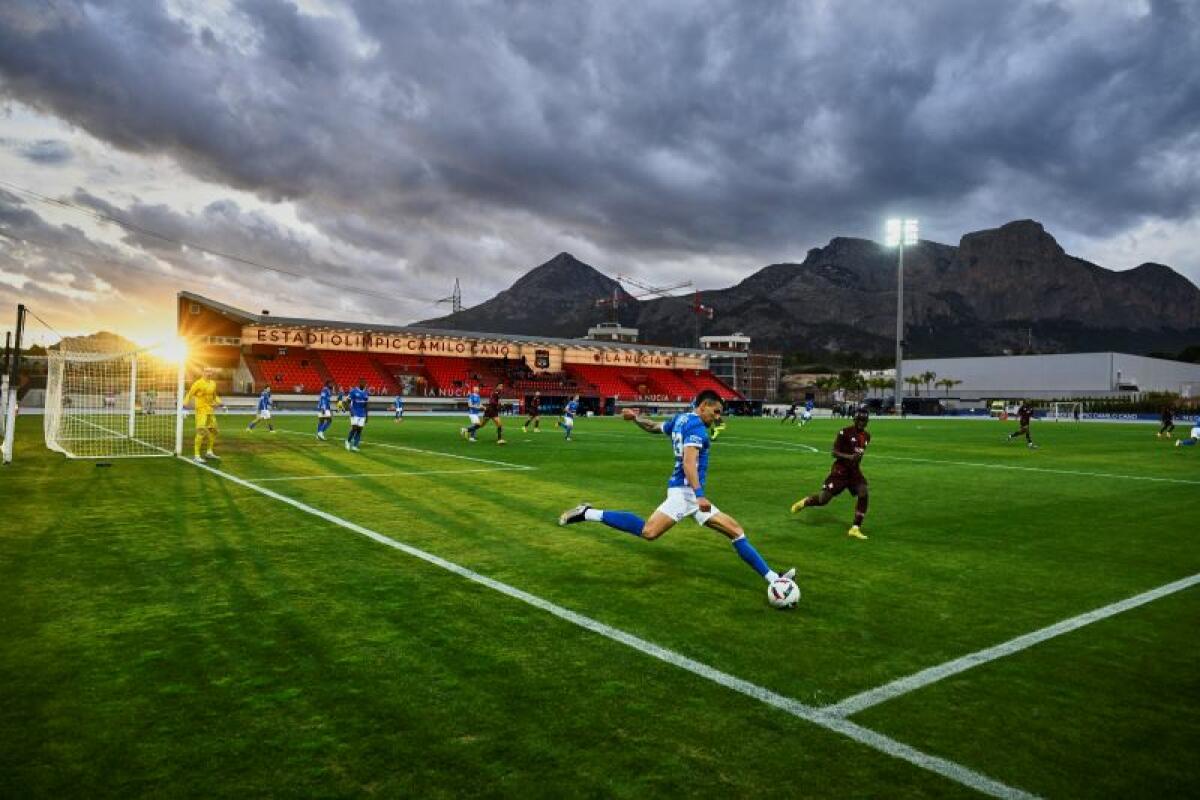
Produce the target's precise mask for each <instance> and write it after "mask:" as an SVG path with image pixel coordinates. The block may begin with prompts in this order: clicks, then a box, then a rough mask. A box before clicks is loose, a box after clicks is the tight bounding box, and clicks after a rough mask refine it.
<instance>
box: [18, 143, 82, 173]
mask: <svg viewBox="0 0 1200 800" xmlns="http://www.w3.org/2000/svg"><path fill="white" fill-rule="evenodd" d="M17 152H18V153H20V154H21V156H22V157H24V158H27V159H29V160H30V161H32V162H34V163H35V164H46V165H50V166H53V165H55V164H65V163H67V162H68V161H70V160H71V158H72V157H73V156H74V153H72V152H71V146H70V145H68V144H67V143H66V142H60V141H57V140H55V139H42V140H41V141H37V142H28V143H26V144H23V145H21V146H20V147H18V148H17Z"/></svg>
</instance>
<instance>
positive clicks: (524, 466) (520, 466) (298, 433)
mask: <svg viewBox="0 0 1200 800" xmlns="http://www.w3.org/2000/svg"><path fill="white" fill-rule="evenodd" d="M283 433H288V434H291V435H292V436H307V437H309V438H312V434H311V433H304V432H302V431H283ZM368 446H370V447H387V448H390V449H392V450H408V451H409V452H412V453H424V454H425V455H427V456H442V457H444V458H460V459H462V460H463V461H478V462H480V463H482V464H499V465H500V466H502V467H510V468H512V469H537V467H531V466H529V465H528V464H513V463H512V462H509V461H495V460H493V459H490V458H476V457H475V456H460V455H458V454H456V453H443V452H441V451H440V450H422V449H421V448H419V447H407V446H405V445H400V444H388V443H387V442H368Z"/></svg>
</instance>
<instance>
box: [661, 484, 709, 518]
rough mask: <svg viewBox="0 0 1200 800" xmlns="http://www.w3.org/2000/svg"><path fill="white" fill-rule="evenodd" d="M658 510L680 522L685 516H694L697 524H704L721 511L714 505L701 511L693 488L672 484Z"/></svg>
mask: <svg viewBox="0 0 1200 800" xmlns="http://www.w3.org/2000/svg"><path fill="white" fill-rule="evenodd" d="M655 510H656V511H661V512H662V513H664V514H666V515H667V516H668V517H670V518H671V519H673V520H675V521H676V522H679V521H680V520H682V519H683V518H684V517H692V518H693V519H695V520H696V524H697V525H703V524H704V523H706V522H708V521H709V520H710V519H712V518H713V517H714V516H716V515H717V514H720V513H721V512H720V511H718V510H717V507H716V506H713V507H712V508H711V509H709V510H708V511H701V510H700V505H699V504H698V503H697V502H696V493H695V492H694V491H692V490H691V489H684V488H683V487H680V486H671V487H669V488H668V489H667V499H666V500H663V501H662V505H660V506H659V507H658V508H657V509H655Z"/></svg>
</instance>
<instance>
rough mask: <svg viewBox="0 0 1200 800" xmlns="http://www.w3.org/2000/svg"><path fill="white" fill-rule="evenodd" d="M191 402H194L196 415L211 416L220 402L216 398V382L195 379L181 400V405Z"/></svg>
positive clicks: (219, 399)
mask: <svg viewBox="0 0 1200 800" xmlns="http://www.w3.org/2000/svg"><path fill="white" fill-rule="evenodd" d="M191 400H195V401H196V414H197V415H200V414H211V413H212V412H213V408H215V407H216V406H217V405H219V404H220V402H221V398H219V397H217V382H216V381H214V380H211V379H209V378H197V379H196V382H195V383H193V384H192V388H190V389H188V393H187V395H186V396H185V397H184V398H183V404H184V405H187V404H188V402H189V401H191Z"/></svg>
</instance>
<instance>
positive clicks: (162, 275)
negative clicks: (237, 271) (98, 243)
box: [0, 228, 395, 327]
mask: <svg viewBox="0 0 1200 800" xmlns="http://www.w3.org/2000/svg"><path fill="white" fill-rule="evenodd" d="M0 237H3V238H5V239H9V240H11V241H14V242H23V243H24V244H31V245H36V246H38V247H45V248H47V249H49V250H56V251H58V252H61V253H67V254H68V255H73V256H75V257H76V258H82V259H86V260H88V261H92V262H98V263H101V264H111V265H113V266H114V267H117V268H119V269H126V270H133V271H135V272H141V273H143V274H146V275H152V276H154V277H155V278H159V279H161V280H164V281H171V280H179V281H184V282H186V283H188V284H189V285H200V286H204V287H207V288H208V289H210V290H212V291H214V292H218V293H221V294H224V293H226V292H228V291H230V289H229V287H226V286H220V285H218V284H216V283H213V282H212V281H207V280H198V279H196V278H195V277H193V276H190V275H188V276H179V275H172V274H171V273H169V272H162V271H160V270H154V269H146V268H145V267H137V266H134V265H133V264H129V263H127V262H125V261H117V260H116V259H113V258H107V257H105V256H98V255H96V254H94V253H84V252H81V251H79V250H73V249H71V248H69V247H63V246H62V245H58V244H55V243H53V242H47V241H43V240H40V239H34V238H31V237H29V236H26V235H24V234H20V235H18V234H14V233H10V232H9V231H6V230H4V229H2V228H0ZM273 296H274V297H276V298H280V299H284V300H288V301H290V302H292V303H295V304H296V305H300V306H303V305H307V304H308V303H307V301H305V300H300V299H298V298H295V297H292V296H291V295H288V294H283V293H280V292H275V293H274V295H273ZM379 324H381V325H393V324H395V323H394V322H390V321H384V320H380V321H379ZM47 327H48V326H47Z"/></svg>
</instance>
